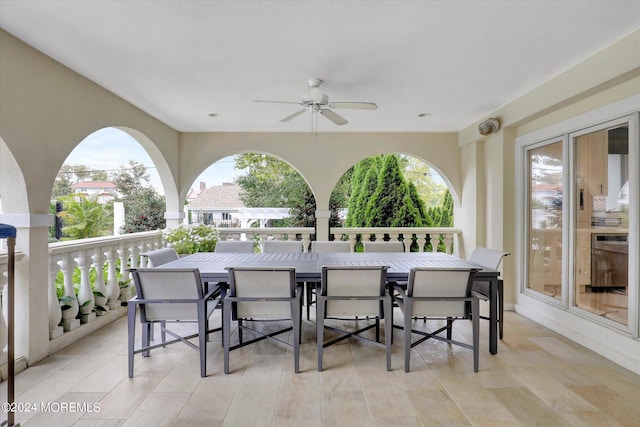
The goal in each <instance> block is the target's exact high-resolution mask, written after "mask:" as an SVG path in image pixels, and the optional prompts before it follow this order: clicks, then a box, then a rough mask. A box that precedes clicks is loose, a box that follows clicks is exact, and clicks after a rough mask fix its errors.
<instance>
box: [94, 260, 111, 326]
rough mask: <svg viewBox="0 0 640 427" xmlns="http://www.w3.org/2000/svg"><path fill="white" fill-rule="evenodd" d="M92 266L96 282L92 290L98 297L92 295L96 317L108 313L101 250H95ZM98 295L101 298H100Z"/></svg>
mask: <svg viewBox="0 0 640 427" xmlns="http://www.w3.org/2000/svg"><path fill="white" fill-rule="evenodd" d="M93 265H94V267H95V269H96V280H95V282H94V283H93V290H94V291H95V292H97V293H99V294H98V295H96V294H94V298H95V302H96V315H98V316H102V315H103V314H105V313H106V312H107V311H109V307H108V306H107V300H108V297H107V294H108V292H107V285H106V284H105V283H104V251H103V249H102V248H96V249H95V253H94V255H93ZM100 294H101V295H102V296H100Z"/></svg>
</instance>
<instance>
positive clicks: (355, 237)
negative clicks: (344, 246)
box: [349, 233, 358, 252]
mask: <svg viewBox="0 0 640 427" xmlns="http://www.w3.org/2000/svg"><path fill="white" fill-rule="evenodd" d="M357 242H358V235H357V234H356V233H349V246H351V252H355V250H356V243H357Z"/></svg>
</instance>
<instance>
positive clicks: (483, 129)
mask: <svg viewBox="0 0 640 427" xmlns="http://www.w3.org/2000/svg"><path fill="white" fill-rule="evenodd" d="M498 129H500V121H499V120H498V119H496V118H491V119H487V120H485V121H484V122H482V123H480V124H479V125H478V132H480V135H484V136H486V135H491V134H492V133H494V132H495V131H497V130H498Z"/></svg>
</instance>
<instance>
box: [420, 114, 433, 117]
mask: <svg viewBox="0 0 640 427" xmlns="http://www.w3.org/2000/svg"><path fill="white" fill-rule="evenodd" d="M429 116H431V113H420V114H418V117H429Z"/></svg>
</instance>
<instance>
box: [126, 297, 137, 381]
mask: <svg viewBox="0 0 640 427" xmlns="http://www.w3.org/2000/svg"><path fill="white" fill-rule="evenodd" d="M127 332H128V337H129V341H128V352H127V353H128V354H127V358H128V360H129V378H133V352H134V350H135V339H136V337H135V335H136V305H135V304H132V303H129V307H128V309H127Z"/></svg>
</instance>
